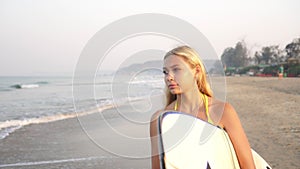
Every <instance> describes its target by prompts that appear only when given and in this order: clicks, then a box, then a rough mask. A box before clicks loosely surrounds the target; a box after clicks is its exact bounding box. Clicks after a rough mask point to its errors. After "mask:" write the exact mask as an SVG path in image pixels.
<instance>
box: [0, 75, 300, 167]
mask: <svg viewBox="0 0 300 169" xmlns="http://www.w3.org/2000/svg"><path fill="white" fill-rule="evenodd" d="M226 82H227V88H226V89H227V95H226V101H228V102H230V103H231V104H232V105H233V106H234V108H235V109H236V111H237V112H238V114H239V116H240V119H241V121H242V124H243V127H244V129H245V131H246V134H247V136H248V139H249V141H250V144H251V146H252V148H253V149H255V150H256V151H257V152H258V153H259V154H260V155H261V156H262V157H263V158H265V160H266V161H267V162H268V163H269V164H270V165H271V166H272V167H273V168H274V169H279V168H291V169H293V168H295V169H296V168H299V167H300V161H299V159H300V145H299V143H300V125H299V124H300V123H299V122H300V104H299V103H300V85H299V84H300V78H284V79H281V80H278V78H259V77H227V79H226ZM120 110H121V111H122V112H124V113H123V115H124V114H125V115H126V114H127V113H129V112H130V111H132V109H131V108H130V105H125V106H122V107H120V108H119V109H118V110H114V109H111V110H106V111H104V112H103V114H105V115H106V116H105V117H106V119H107V120H108V122H109V124H111V125H113V126H114V128H115V129H116V130H118V131H121V132H123V133H125V135H127V136H130V137H129V140H130V138H136V137H141V138H147V136H148V134H149V126H148V124H146V123H140V124H137V123H136V124H137V125H128V124H127V123H126V120H125V121H124V116H118V113H117V112H118V111H120ZM133 115H134V114H133ZM136 116H138V117H139V118H140V119H143V120H144V121H145V119H146V118H148V117H150V115H149V114H147V115H143V114H142V115H136ZM125 117H130V118H131V115H128V116H125ZM140 119H139V120H140ZM80 120H81V122H83V123H84V121H85V120H86V121H89V122H88V123H84V126H85V129H88V131H89V134H91V135H92V136H93V137H92V139H91V138H89V137H88V136H87V134H86V133H85V132H84V130H83V129H82V127H81V125H80V123H79V121H78V119H77V118H72V119H65V120H61V121H56V122H51V123H45V124H34V125H29V126H25V127H23V128H21V129H19V130H17V131H15V132H14V133H12V134H11V135H9V136H8V137H6V138H5V139H2V140H0V168H36V169H37V168H39V169H40V168H42V169H43V168H47V169H48V168H78V169H79V168H80V169H81V168H87V169H90V168H91V169H92V168H101V169H106V168H107V169H108V168H109V169H114V168H115V169H117V168H126V169H127V168H128V169H129V168H133V169H142V168H150V159H149V158H146V157H145V158H124V157H122V156H120V153H125V154H126V153H127V155H133V156H134V155H136V156H139V155H140V156H142V155H149V153H150V147H149V145H150V143H149V141H147V140H146V141H144V142H143V143H141V144H139V142H134V141H133V142H131V143H130V142H128V140H127V142H126V140H125V141H123V142H122V141H121V142H120V140H119V138H118V136H117V135H113V134H111V131H110V132H108V128H107V127H105V124H106V123H105V122H104V121H101V119H100V120H99V114H98V113H96V114H92V115H88V116H86V117H84V118H81V119H80ZM131 120H132V119H131ZM99 126H100V127H99ZM101 126H102V127H101ZM98 137H99V138H98ZM97 139H99V140H98V141H100V142H101V144H102V145H104V147H106V148H108V149H110V150H109V151H110V152H108V151H107V150H105V149H103V147H102V148H101V146H99V144H98V145H97V144H95V140H96V143H97ZM134 140H135V141H136V140H137V139H134ZM93 141H94V142H93ZM122 143H123V144H122ZM112 151H114V153H111V152H112ZM116 154H119V155H116Z"/></svg>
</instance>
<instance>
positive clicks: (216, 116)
mask: <svg viewBox="0 0 300 169" xmlns="http://www.w3.org/2000/svg"><path fill="white" fill-rule="evenodd" d="M209 112H210V115H211V118H212V119H213V121H214V122H215V123H216V124H217V125H219V126H220V127H222V128H224V126H225V125H226V124H225V123H226V122H227V121H228V119H231V117H230V116H231V115H235V114H236V112H235V110H234V108H233V107H232V105H231V104H230V103H228V102H224V101H221V100H218V99H216V98H210V99H209Z"/></svg>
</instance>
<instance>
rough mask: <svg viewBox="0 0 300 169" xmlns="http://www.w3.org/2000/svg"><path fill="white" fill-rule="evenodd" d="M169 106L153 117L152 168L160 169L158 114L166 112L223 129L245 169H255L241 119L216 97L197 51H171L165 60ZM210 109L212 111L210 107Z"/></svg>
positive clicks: (180, 48) (232, 109) (180, 49)
mask: <svg viewBox="0 0 300 169" xmlns="http://www.w3.org/2000/svg"><path fill="white" fill-rule="evenodd" d="M163 73H164V74H165V79H164V80H165V84H166V97H167V102H166V107H165V109H164V110H161V111H158V112H156V113H155V114H154V115H153V116H152V120H151V124H150V135H151V146H152V168H153V169H158V168H159V157H158V152H157V151H158V148H157V146H158V145H157V140H156V139H155V137H156V136H157V131H156V126H157V117H158V115H159V114H160V113H161V112H163V111H166V110H175V111H180V112H185V113H190V114H193V115H195V116H196V117H198V118H200V119H202V120H205V121H208V122H209V123H212V124H213V125H216V126H220V127H222V128H223V129H224V130H226V132H227V133H228V135H229V137H230V139H231V142H232V144H233V147H234V149H235V151H236V154H237V157H238V161H239V164H240V167H241V168H247V169H252V168H255V165H254V161H253V157H252V153H251V148H250V145H249V142H248V140H247V137H246V134H245V132H244V130H243V128H242V125H241V122H240V120H239V117H238V115H237V113H236V111H235V110H234V108H233V107H232V106H231V105H230V104H229V103H224V102H221V101H219V100H216V99H215V98H213V94H212V91H211V89H210V86H209V84H208V83H207V80H206V71H205V68H204V65H203V63H202V62H201V60H200V58H199V56H198V54H197V52H196V51H195V50H193V49H192V48H190V47H188V46H180V47H177V48H175V49H173V50H171V51H169V52H168V53H167V54H166V55H165V57H164V67H163ZM207 107H208V108H207Z"/></svg>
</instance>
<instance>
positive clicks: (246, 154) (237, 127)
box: [221, 103, 255, 169]
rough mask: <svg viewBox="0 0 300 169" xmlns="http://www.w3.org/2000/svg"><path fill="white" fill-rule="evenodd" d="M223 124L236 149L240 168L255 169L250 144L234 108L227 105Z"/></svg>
mask: <svg viewBox="0 0 300 169" xmlns="http://www.w3.org/2000/svg"><path fill="white" fill-rule="evenodd" d="M221 123H222V124H223V126H224V129H225V130H226V131H227V133H228V135H229V137H230V140H231V142H232V144H233V147H234V149H235V152H236V155H237V158H238V161H239V164H240V167H241V168H242V169H243V168H247V169H252V168H253V169H254V168H255V164H254V160H253V157H252V152H251V148H250V144H249V142H248V139H247V136H246V134H245V132H244V129H243V127H242V124H241V122H240V119H239V117H238V115H237V113H236V111H235V110H234V108H233V107H232V106H231V105H230V104H229V103H225V107H224V113H223V116H222V119H221Z"/></svg>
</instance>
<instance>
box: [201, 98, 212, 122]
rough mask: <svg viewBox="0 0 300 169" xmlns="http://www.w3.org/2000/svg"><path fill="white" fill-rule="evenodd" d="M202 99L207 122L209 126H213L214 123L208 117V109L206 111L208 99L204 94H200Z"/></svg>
mask: <svg viewBox="0 0 300 169" xmlns="http://www.w3.org/2000/svg"><path fill="white" fill-rule="evenodd" d="M202 99H203V101H204V104H205V113H206V116H207V122H209V123H211V124H214V122H213V121H212V119H211V118H210V116H209V111H208V110H209V109H208V97H207V95H205V94H202Z"/></svg>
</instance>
